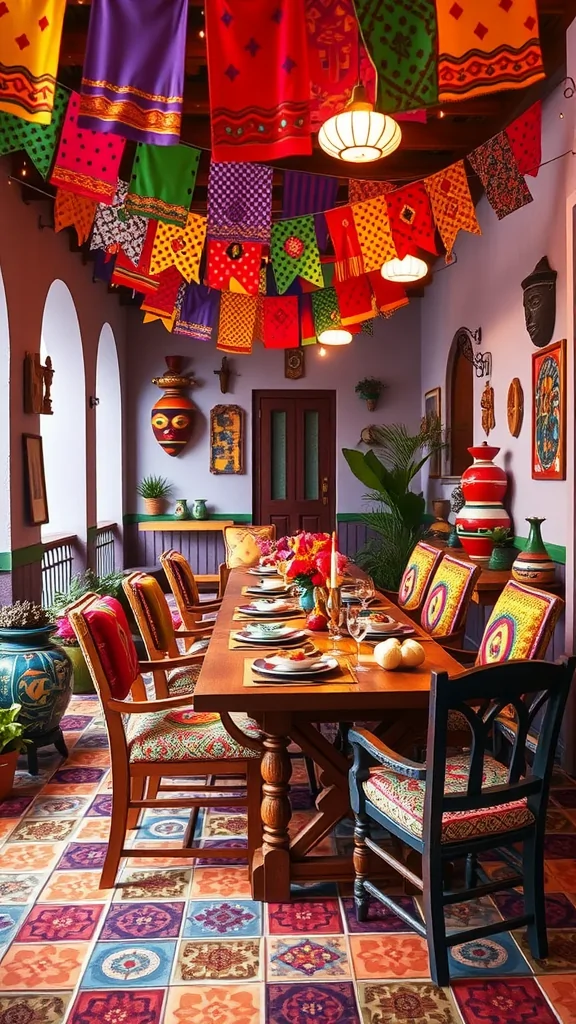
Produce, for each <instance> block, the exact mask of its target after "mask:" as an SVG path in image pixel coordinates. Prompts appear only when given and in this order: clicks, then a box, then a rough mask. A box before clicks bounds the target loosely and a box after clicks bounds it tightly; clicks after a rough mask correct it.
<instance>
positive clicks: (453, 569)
mask: <svg viewBox="0 0 576 1024" xmlns="http://www.w3.org/2000/svg"><path fill="white" fill-rule="evenodd" d="M479 575H480V568H479V566H477V565H473V563H472V562H459V561H458V560H457V559H456V558H451V556H450V555H446V556H445V557H444V558H443V559H442V561H441V563H440V565H439V566H438V568H437V569H436V572H435V573H434V577H433V579H432V583H431V584H430V590H429V591H428V596H427V598H426V601H425V602H424V607H423V609H422V616H421V623H422V625H423V627H424V629H425V630H426V632H427V633H430V635H431V636H448V635H449V634H450V633H455V632H457V631H458V630H459V629H460V627H461V625H462V624H463V622H464V618H465V616H466V612H467V611H468V605H469V604H470V598H471V597H472V592H473V590H474V586H475V583H476V580H477V579H478V576H479Z"/></svg>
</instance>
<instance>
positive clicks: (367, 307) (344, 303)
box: [334, 274, 376, 326]
mask: <svg viewBox="0 0 576 1024" xmlns="http://www.w3.org/2000/svg"><path fill="white" fill-rule="evenodd" d="M334 287H335V289H336V295H337V296H338V305H339V307H340V317H341V319H342V323H343V324H346V325H350V326H352V325H354V324H356V323H358V322H359V321H361V320H369V319H370V318H371V317H374V316H376V310H375V308H374V307H373V305H372V289H371V287H370V282H369V280H368V276H367V275H366V274H361V275H360V277H349V278H347V279H346V281H338V279H337V278H336V279H335V280H334Z"/></svg>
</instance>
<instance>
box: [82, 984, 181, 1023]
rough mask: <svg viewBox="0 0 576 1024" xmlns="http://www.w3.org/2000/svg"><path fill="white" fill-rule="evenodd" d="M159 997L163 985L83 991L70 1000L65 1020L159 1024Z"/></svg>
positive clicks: (161, 994)
mask: <svg viewBox="0 0 576 1024" xmlns="http://www.w3.org/2000/svg"><path fill="white" fill-rule="evenodd" d="M163 1000H164V990H163V989H146V990H144V989H138V990H135V991H129V992H117V991H114V989H108V990H104V991H99V992H90V991H83V992H80V993H79V995H78V996H77V998H76V999H75V1001H74V1005H73V1007H72V1009H71V1011H70V1016H69V1017H68V1021H67V1024H103V1022H110V1024H112V1022H114V1024H116V1022H121V1024H160V1020H161V1015H162V1003H163Z"/></svg>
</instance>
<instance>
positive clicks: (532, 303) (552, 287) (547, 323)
mask: <svg viewBox="0 0 576 1024" xmlns="http://www.w3.org/2000/svg"><path fill="white" fill-rule="evenodd" d="M557 276H558V275H557V273H556V271H555V270H552V267H551V266H550V264H549V263H548V257H547V256H543V257H542V259H541V260H538V263H537V264H536V266H535V267H534V270H533V271H532V273H531V274H529V275H528V277H525V278H524V280H523V281H522V289H523V291H524V317H525V320H526V330H527V331H528V334H529V335H530V338H531V340H532V344H533V345H536V348H544V346H545V345H547V344H548V342H550V341H551V340H552V335H553V333H554V324H555V323H556V278H557Z"/></svg>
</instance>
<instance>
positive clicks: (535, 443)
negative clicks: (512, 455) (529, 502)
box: [531, 338, 566, 480]
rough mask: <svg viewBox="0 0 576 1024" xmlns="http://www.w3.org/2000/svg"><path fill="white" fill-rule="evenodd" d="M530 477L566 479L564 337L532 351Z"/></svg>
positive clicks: (537, 478)
mask: <svg viewBox="0 0 576 1024" xmlns="http://www.w3.org/2000/svg"><path fill="white" fill-rule="evenodd" d="M531 449H532V479H533V480H565V479H566V339H565V338H564V339H563V340H562V341H554V342H553V343H552V344H551V345H546V347H545V348H540V349H538V351H537V352H534V353H533V354H532V445H531Z"/></svg>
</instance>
